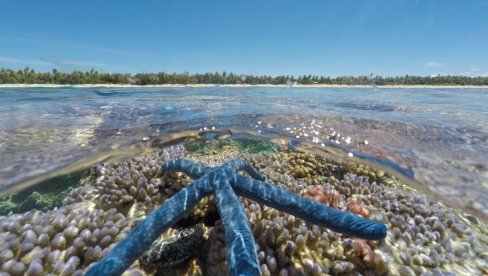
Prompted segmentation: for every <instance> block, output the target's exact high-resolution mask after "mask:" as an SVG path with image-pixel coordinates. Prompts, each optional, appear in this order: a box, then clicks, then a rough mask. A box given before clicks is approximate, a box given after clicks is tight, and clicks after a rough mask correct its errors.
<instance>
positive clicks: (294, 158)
mask: <svg viewBox="0 0 488 276" xmlns="http://www.w3.org/2000/svg"><path fill="white" fill-rule="evenodd" d="M212 154H213V155H212V162H211V163H218V162H219V160H220V163H224V162H225V161H227V160H228V159H229V157H228V156H225V154H223V155H219V154H218V152H214V153H212ZM183 157H184V158H186V159H190V160H193V161H195V162H201V163H205V155H204V154H198V155H197V154H195V155H193V154H189V153H187V152H186V150H185V149H184V147H182V146H172V147H168V148H165V149H162V150H160V151H158V152H155V153H151V154H147V155H144V156H140V157H136V158H133V159H130V160H125V161H121V162H114V163H103V164H100V165H99V166H96V167H94V168H92V173H91V175H90V176H89V177H90V180H89V181H87V182H85V183H86V184H84V185H83V186H80V187H78V188H76V189H74V190H73V191H71V193H70V195H69V196H68V197H67V198H66V199H65V200H64V204H63V206H61V207H59V208H57V209H55V210H50V211H45V212H41V211H37V210H32V211H29V212H26V213H21V214H10V215H8V216H1V217H0V263H1V264H2V265H1V267H0V274H1V275H24V274H25V275H43V274H48V273H52V274H55V275H81V274H83V273H84V272H86V271H87V269H88V268H89V267H90V265H92V264H93V263H94V262H96V261H98V260H100V259H101V258H102V257H103V256H105V255H106V254H107V252H108V251H109V250H110V249H111V248H113V246H114V245H115V244H116V243H117V242H118V241H119V240H121V239H122V238H123V237H124V236H125V235H126V234H127V233H128V232H129V231H130V230H131V229H132V228H133V227H134V226H135V225H136V224H137V223H139V222H140V221H141V220H142V219H143V218H145V217H146V216H147V215H148V214H149V213H150V212H152V211H153V210H154V209H155V208H156V206H159V205H160V204H161V203H163V202H164V201H165V200H166V199H168V198H170V197H171V196H172V195H173V194H175V193H176V192H178V191H179V190H181V189H182V188H183V187H185V186H186V185H188V184H189V182H190V179H189V178H188V177H186V176H184V175H183V174H180V173H171V172H165V171H163V170H162V169H161V168H160V164H161V163H162V162H164V161H166V160H169V159H178V158H183ZM239 158H241V159H244V160H247V161H248V162H250V163H251V164H252V165H254V166H255V167H256V168H257V169H258V170H259V171H260V172H261V173H262V174H264V175H265V176H266V178H267V179H268V181H269V182H271V183H274V184H277V185H279V186H282V187H285V188H287V189H289V190H290V191H292V192H295V193H297V194H300V195H302V196H304V197H308V198H311V199H314V200H316V201H318V202H321V203H323V204H327V205H329V206H331V207H333V208H337V209H340V210H349V211H351V212H354V213H356V214H358V215H361V216H363V217H368V218H369V219H372V220H377V221H380V222H383V223H385V224H386V225H387V227H388V230H389V231H388V235H387V237H386V239H385V240H383V241H380V242H370V241H364V240H360V239H355V238H352V237H348V236H346V235H341V234H338V233H335V232H333V231H331V230H329V229H327V228H323V227H319V226H316V225H313V224H308V223H306V222H304V221H302V220H301V219H298V218H296V217H294V216H292V215H289V214H286V213H282V212H279V211H277V210H275V209H272V208H270V207H267V206H264V205H260V204H258V203H256V202H254V201H252V200H249V199H245V198H242V199H241V200H242V203H243V206H244V208H245V211H246V214H247V217H248V218H249V220H250V222H251V228H252V231H253V234H254V238H255V240H256V249H257V252H256V253H257V256H258V260H259V265H260V269H261V274H262V275H297V274H298V275H300V274H302V275H327V274H332V275H336V274H350V275H374V274H388V275H453V274H465V275H480V274H484V273H488V255H487V254H486V252H488V245H487V244H488V243H487V232H486V225H485V224H484V223H483V222H480V221H478V220H477V219H476V218H474V217H470V216H468V215H465V214H463V213H461V212H459V211H456V210H452V209H450V208H448V207H446V206H445V205H443V204H442V203H441V202H438V201H434V200H432V199H430V198H429V197H427V196H425V195H421V194H419V193H417V192H415V191H414V190H413V189H411V188H409V187H408V186H406V185H405V184H403V183H402V182H400V181H399V180H397V179H396V178H394V177H392V176H390V175H389V174H388V173H385V172H384V171H381V170H378V169H373V168H369V167H367V166H364V165H361V164H356V163H354V162H352V161H351V162H349V163H344V162H338V161H333V160H329V159H325V158H321V157H318V156H315V155H311V154H305V153H297V152H293V151H290V150H279V151H275V152H274V153H270V152H266V153H252V154H248V153H242V152H241V153H240V154H239ZM214 213H215V203H214V199H213V198H212V197H208V198H206V199H204V200H203V201H202V202H200V203H199V204H198V205H197V206H196V207H195V208H194V209H193V211H192V212H191V213H189V214H187V216H186V217H185V218H184V219H183V220H185V223H182V224H180V225H179V226H175V227H174V228H172V229H171V230H170V231H169V232H168V233H165V234H163V236H162V237H161V239H167V238H168V237H171V236H172V235H173V236H174V237H182V236H185V235H183V233H185V231H188V230H187V229H192V228H193V227H195V226H198V227H201V228H202V229H203V232H204V238H205V241H204V242H203V245H202V246H201V252H200V253H199V254H197V255H196V256H192V258H194V259H191V258H188V260H187V261H185V262H176V263H175V264H174V265H175V268H174V269H175V271H177V272H178V273H189V274H194V275H198V274H208V275H223V274H226V273H227V258H226V255H227V254H226V247H225V241H224V240H225V235H224V231H225V230H224V228H223V225H222V222H221V221H220V220H219V219H218V217H217V219H216V221H213V222H211V223H207V218H208V217H209V216H211V215H214ZM188 222H189V223H188ZM183 224H190V225H183ZM182 225H183V226H182ZM180 233H181V234H180ZM197 240H198V242H199V243H201V242H202V241H201V239H197ZM186 246H188V245H186ZM152 259H153V258H147V257H146V258H145V259H141V260H140V261H136V262H135V263H134V264H133V265H132V266H131V268H130V269H129V270H128V271H127V272H126V274H127V275H139V274H154V273H156V274H157V273H158V271H157V267H158V265H157V263H151V264H150V263H149V261H151V260H152ZM159 266H160V267H165V270H166V271H169V270H168V268H167V267H168V265H166V264H160V265H159ZM170 266H171V265H170ZM155 267H156V271H155Z"/></svg>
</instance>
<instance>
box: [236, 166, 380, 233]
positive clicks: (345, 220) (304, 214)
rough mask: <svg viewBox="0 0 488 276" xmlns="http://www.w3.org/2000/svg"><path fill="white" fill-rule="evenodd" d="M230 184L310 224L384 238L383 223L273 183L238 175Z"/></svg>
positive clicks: (248, 195) (261, 202)
mask: <svg viewBox="0 0 488 276" xmlns="http://www.w3.org/2000/svg"><path fill="white" fill-rule="evenodd" d="M232 187H233V188H234V190H235V191H236V193H237V194H238V195H240V196H245V197H247V198H250V199H252V200H254V201H257V202H258V203H260V204H265V205H268V206H270V207H272V208H275V209H277V210H280V211H282V212H286V213H289V214H292V215H294V216H296V217H299V218H301V219H303V220H305V221H308V222H311V223H313V224H317V225H319V226H322V227H327V228H329V229H331V230H333V231H335V232H339V233H343V234H347V235H350V236H354V237H358V238H361V239H367V240H381V239H384V238H385V237H386V231H387V229H386V226H385V225H384V224H383V223H380V222H376V221H372V220H368V219H364V218H362V217H359V216H356V215H354V214H352V213H350V212H346V211H339V210H337V209H334V208H330V207H328V206H326V205H324V204H321V203H318V202H315V201H313V200H310V199H307V198H302V197H300V196H297V195H296V194H294V193H292V192H290V191H287V190H285V189H283V188H280V187H279V186H276V185H270V184H267V183H265V182H262V181H259V180H254V179H251V178H248V177H243V176H239V175H238V176H237V177H236V181H235V183H233V186H232Z"/></svg>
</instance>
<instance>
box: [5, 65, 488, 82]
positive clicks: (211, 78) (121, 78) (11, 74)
mask: <svg viewBox="0 0 488 276" xmlns="http://www.w3.org/2000/svg"><path fill="white" fill-rule="evenodd" d="M290 83H298V84H308V85H313V84H337V85H472V86H480V85H488V77H468V76H449V75H447V76H442V75H440V76H430V77H426V76H409V75H405V76H397V77H381V76H340V77H324V76H315V75H303V76H298V77H295V76H289V75H287V76H284V75H283V76H267V75H239V74H234V73H227V72H215V73H203V74H189V73H165V72H159V73H137V74H134V75H133V74H123V73H100V72H97V71H96V70H93V69H92V70H90V71H86V72H82V71H73V72H69V73H67V72H60V71H58V70H56V69H53V70H52V71H51V72H35V71H34V70H32V69H30V68H28V67H27V68H25V69H23V70H11V69H0V84H136V85H154V84H290Z"/></svg>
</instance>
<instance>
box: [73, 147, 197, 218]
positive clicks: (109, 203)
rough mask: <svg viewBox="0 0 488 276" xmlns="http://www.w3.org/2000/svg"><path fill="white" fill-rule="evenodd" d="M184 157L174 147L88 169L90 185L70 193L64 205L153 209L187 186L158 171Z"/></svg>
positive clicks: (175, 176)
mask: <svg viewBox="0 0 488 276" xmlns="http://www.w3.org/2000/svg"><path fill="white" fill-rule="evenodd" d="M185 155H186V151H185V148H184V147H183V146H182V145H177V146H172V147H167V148H164V149H162V150H159V151H157V152H154V153H150V154H147V155H144V156H138V157H134V158H132V159H130V160H125V161H122V162H118V163H108V162H105V163H103V164H101V165H98V166H95V167H93V168H92V169H91V175H90V181H89V183H87V184H86V185H84V186H83V187H82V188H80V189H76V190H74V191H72V192H71V193H70V194H69V196H68V197H67V198H66V199H65V200H64V204H65V205H69V204H71V203H74V202H81V201H84V200H92V201H94V202H96V203H97V205H98V206H100V207H103V208H110V207H115V208H121V207H123V206H133V205H134V203H141V205H144V206H145V207H147V208H148V209H153V208H154V206H157V205H159V204H161V203H162V202H163V201H164V199H166V198H169V197H171V196H172V195H173V194H175V193H176V192H177V191H179V190H181V189H182V188H183V187H184V186H185V185H186V184H187V183H188V182H189V179H186V180H185V178H184V176H183V175H181V174H175V173H165V172H163V171H162V170H161V168H160V167H161V163H162V162H164V161H166V160H168V159H170V158H173V157H178V158H182V157H184V156H185ZM143 215H145V212H143Z"/></svg>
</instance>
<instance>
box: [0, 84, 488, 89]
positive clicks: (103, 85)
mask: <svg viewBox="0 0 488 276" xmlns="http://www.w3.org/2000/svg"><path fill="white" fill-rule="evenodd" d="M68 87H73V88H92V87H93V88H96V87H101V88H179V87H182V88H183V87H232V88H239V87H277V88H285V87H288V86H287V85H285V84H158V85H134V84H0V88H68ZM290 88H379V89H381V88H395V89H403V88H405V89H415V88H417V89H430V88H432V89H488V86H473V85H466V86H463V85H381V86H380V85H376V86H373V85H339V84H310V85H305V84H294V85H292V86H291V87H290Z"/></svg>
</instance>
